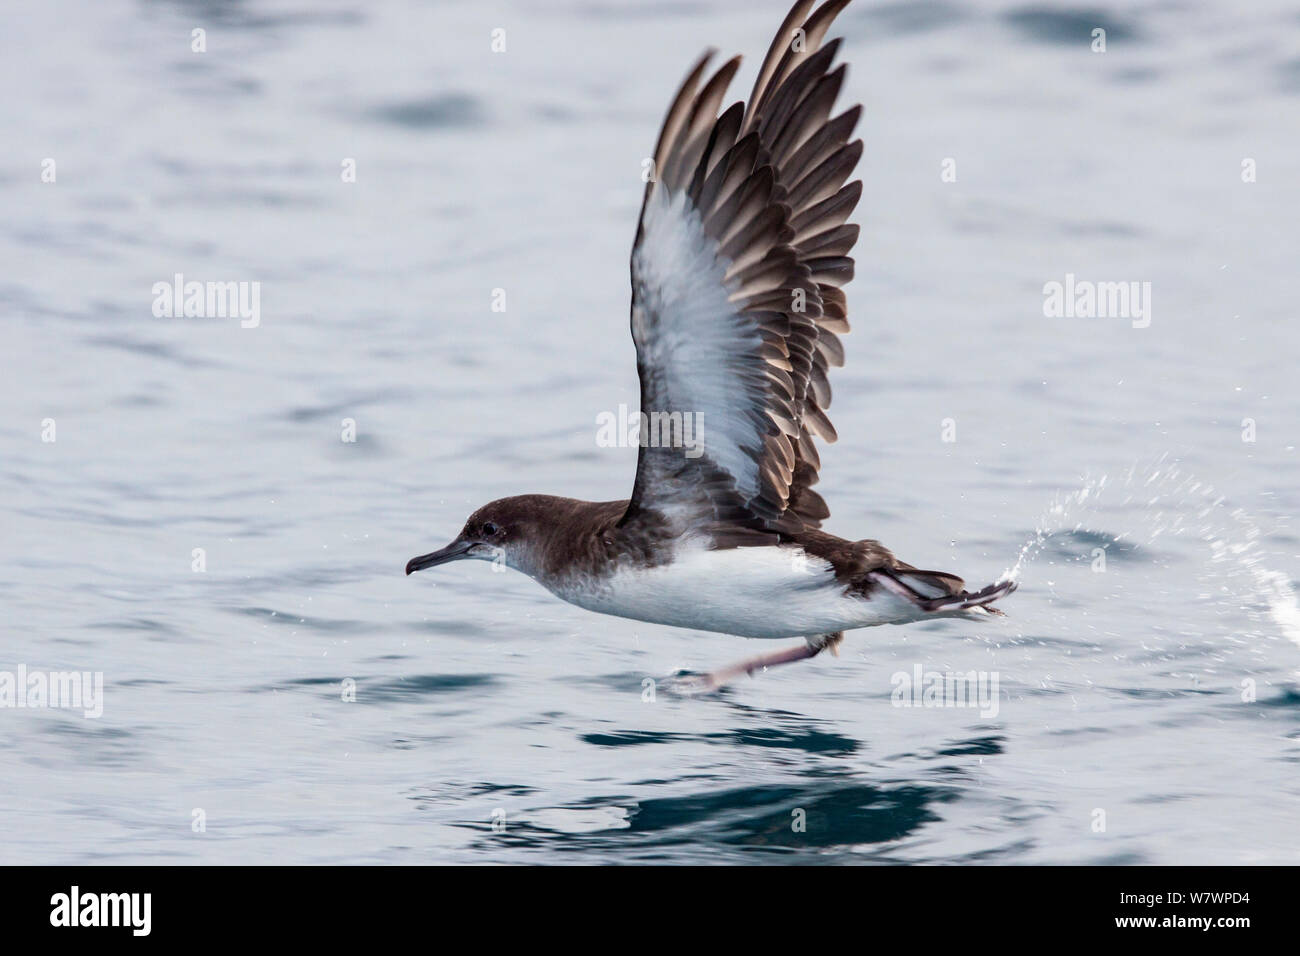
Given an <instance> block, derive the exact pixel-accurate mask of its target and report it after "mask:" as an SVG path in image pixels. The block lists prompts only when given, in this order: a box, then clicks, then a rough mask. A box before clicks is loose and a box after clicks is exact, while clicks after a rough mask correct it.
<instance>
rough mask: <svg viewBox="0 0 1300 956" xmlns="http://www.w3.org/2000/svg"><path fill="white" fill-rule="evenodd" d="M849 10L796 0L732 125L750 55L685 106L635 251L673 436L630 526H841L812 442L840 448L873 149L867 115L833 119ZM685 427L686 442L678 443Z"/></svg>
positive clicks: (648, 409)
mask: <svg viewBox="0 0 1300 956" xmlns="http://www.w3.org/2000/svg"><path fill="white" fill-rule="evenodd" d="M847 2H848V0H829V2H827V3H825V4H824V5H823V6H821V7H820V8H818V10H817V11H816V12H815V13H812V14H811V16H810V15H809V10H810V9H811V7H812V3H813V0H799V2H797V3H796V4H795V6H794V8H793V9H792V10H791V11H790V14H789V15H788V16H787V17H786V20H785V22H784V23H783V24H782V25H781V28H780V30H779V31H778V33H777V35H776V39H775V40H774V41H773V43H772V46H771V49H770V50H769V51H768V54H767V57H766V59H765V60H764V62H763V65H762V68H761V69H760V70H759V75H758V80H757V82H756V83H755V85H754V91H753V93H752V94H751V96H750V100H749V103H748V105H747V106H746V105H745V104H742V103H736V104H734V105H732V106H731V107H729V108H728V109H726V110H725V111H723V112H722V113H721V115H719V114H718V108H719V106H720V104H721V103H722V100H723V97H724V96H725V95H726V89H727V86H728V84H729V83H730V81H731V78H732V76H733V75H734V74H735V72H736V68H737V67H738V65H739V62H740V58H739V57H736V58H735V59H732V60H730V61H728V62H727V63H726V64H724V65H723V66H722V67H721V69H719V70H718V71H717V72H716V73H714V74H713V76H712V78H711V79H709V80H708V82H706V83H704V85H703V86H702V87H700V86H699V83H700V79H701V77H702V76H703V74H704V69H705V65H706V64H707V62H708V60H709V58H710V56H711V54H707V55H705V56H704V57H703V58H702V59H701V60H700V62H699V63H697V64H696V66H695V68H694V69H693V70H692V71H691V72H690V74H689V75H688V76H687V78H686V81H685V83H683V85H682V88H681V90H680V91H679V92H678V94H677V96H676V98H675V99H674V100H673V104H672V106H671V107H670V108H669V110H668V115H667V118H666V119H665V120H664V125H663V130H662V132H661V133H660V136H659V143H658V146H657V147H656V148H655V155H654V167H653V169H652V174H653V175H652V177H651V180H650V182H649V183H648V184H647V186H646V193H645V201H644V203H643V205H642V208H641V222H640V226H639V228H638V230H637V237H636V243H635V245H634V247H633V250H632V338H633V340H634V341H635V343H636V350H637V370H638V372H639V375H640V379H641V411H642V413H643V416H645V417H643V419H642V428H643V429H645V428H646V425H647V420H649V421H650V422H651V423H654V422H655V421H656V419H655V416H659V418H658V419H657V421H658V423H659V424H660V425H661V426H662V427H659V428H658V429H655V428H651V434H650V435H648V436H647V435H645V434H643V436H642V443H641V449H640V454H639V457H638V460H637V475H636V485H635V487H634V489H633V494H632V500H631V502H630V503H629V505H628V510H627V514H626V515H625V516H624V519H623V524H624V525H627V524H630V523H633V522H636V521H637V520H638V519H641V518H647V519H648V517H649V515H648V513H653V514H655V515H656V516H657V517H658V518H660V519H664V518H666V519H668V520H669V521H670V522H671V523H672V524H674V525H677V526H679V527H685V526H688V525H694V526H699V525H703V524H705V523H709V522H714V523H716V525H715V526H719V527H726V528H732V529H738V528H750V529H753V530H754V531H755V532H759V533H762V532H768V533H770V532H774V531H778V530H779V531H797V530H800V529H808V528H816V527H818V526H819V525H820V523H821V520H822V519H823V518H825V517H826V516H827V515H828V514H829V511H828V510H827V507H826V504H825V502H824V501H823V500H822V498H821V496H820V495H818V494H817V493H816V492H815V491H813V490H812V489H811V487H810V486H811V485H812V484H814V483H815V482H816V481H817V469H818V466H819V460H818V456H817V449H816V447H815V445H814V441H813V439H814V438H821V439H824V440H826V441H834V440H835V430H834V428H833V427H832V426H831V423H830V420H829V419H828V418H827V417H826V414H825V409H826V408H827V407H828V406H829V405H830V400H831V392H830V386H829V385H828V383H827V379H826V372H827V369H828V367H829V366H832V365H841V364H843V355H844V353H843V349H842V347H841V346H840V343H839V340H838V338H837V336H836V333H840V332H847V331H848V322H847V321H846V313H845V300H844V293H843V292H842V291H841V290H840V288H839V287H840V285H841V284H843V283H844V282H846V281H848V280H849V279H850V278H852V276H853V260H852V259H851V258H849V256H848V253H849V252H850V250H851V249H852V248H853V244H854V242H855V241H856V240H857V236H858V227H857V226H856V225H849V224H846V222H845V220H846V219H847V218H848V216H849V214H850V213H851V212H852V211H853V208H854V207H855V206H856V205H857V202H858V198H859V196H860V195H861V192H862V183H861V182H860V181H859V182H854V183H851V184H849V185H847V186H846V185H844V181H845V180H846V179H847V178H848V176H849V175H850V173H851V172H852V171H853V168H854V166H856V164H857V161H858V158H859V156H861V154H862V142H861V140H858V141H855V142H852V143H849V142H848V138H849V136H850V134H851V133H852V131H853V128H854V126H855V125H856V123H857V120H858V115H859V113H860V112H861V107H860V106H854V107H853V108H851V109H849V110H847V111H845V112H844V113H842V114H840V115H839V116H837V117H835V118H834V119H832V118H830V114H831V109H832V106H833V105H834V101H835V98H836V95H837V94H838V93H839V89H840V86H841V84H842V83H843V81H844V72H845V68H844V66H842V65H841V66H839V67H838V68H836V69H833V70H832V69H831V61H832V59H833V57H834V55H835V51H836V49H837V47H838V46H839V42H840V41H839V40H838V39H837V40H834V41H832V42H830V43H827V44H825V45H823V44H822V39H823V38H824V36H825V34H826V30H827V28H828V27H829V26H830V23H831V21H832V20H833V19H834V18H835V16H836V14H838V13H839V12H840V10H841V9H843V7H844V6H845V4H846V3H847ZM676 415H680V416H689V418H688V419H687V421H690V422H692V423H693V424H694V431H693V434H690V437H692V438H693V441H692V442H691V443H690V444H686V445H685V446H683V444H682V443H681V442H673V441H666V440H665V435H667V434H668V433H669V432H670V431H671V428H672V427H675V426H676V423H677V421H678V419H677V418H674V416H676ZM655 431H657V432H658V434H657V435H656V434H654V432H655ZM647 438H648V439H649V443H647ZM763 536H764V537H766V535H763Z"/></svg>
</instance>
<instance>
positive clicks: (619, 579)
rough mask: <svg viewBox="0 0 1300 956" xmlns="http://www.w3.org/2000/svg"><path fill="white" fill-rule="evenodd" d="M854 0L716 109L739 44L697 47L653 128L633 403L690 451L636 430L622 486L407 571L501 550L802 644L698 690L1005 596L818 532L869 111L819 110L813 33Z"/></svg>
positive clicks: (840, 77) (801, 10) (831, 71)
mask: <svg viewBox="0 0 1300 956" xmlns="http://www.w3.org/2000/svg"><path fill="white" fill-rule="evenodd" d="M847 3H848V0H828V2H826V3H824V4H823V5H822V6H821V7H819V8H818V9H817V10H816V11H815V12H812V13H811V14H810V10H811V8H812V6H813V0H798V2H796V3H795V5H794V7H793V9H792V10H791V11H790V13H789V15H788V16H787V17H786V18H785V22H783V23H782V24H781V27H780V29H779V30H778V31H777V35H776V39H775V40H774V41H773V42H772V46H771V48H770V49H769V50H768V53H767V56H766V57H765V58H764V60H763V64H762V67H761V68H760V69H759V72H758V79H757V81H756V82H755V84H754V89H753V92H752V93H751V94H750V97H749V102H748V103H747V104H746V103H739V102H737V103H735V104H733V105H731V106H729V107H728V108H726V109H724V110H722V111H721V112H719V108H720V106H721V105H722V102H723V98H724V96H725V95H726V91H727V87H728V85H729V84H730V81H731V79H732V77H733V76H734V74H735V72H736V69H737V67H738V66H739V65H740V57H735V58H733V59H731V60H729V61H728V62H726V63H725V64H723V66H722V67H721V68H720V69H718V70H717V72H715V73H713V74H712V76H711V77H710V78H709V79H708V80H707V81H706V82H704V83H703V84H702V85H701V79H702V78H703V76H704V72H705V68H706V66H707V64H708V62H709V60H710V59H711V58H712V51H710V52H709V53H706V54H705V55H704V56H703V57H702V58H701V59H700V60H699V61H698V62H697V63H696V64H695V66H694V68H693V69H692V70H691V71H690V73H689V74H688V75H687V77H686V80H685V82H684V83H683V84H682V86H681V89H680V90H679V91H678V93H677V96H676V97H675V98H674V100H673V102H672V105H671V106H670V107H669V109H668V115H667V117H666V118H665V120H664V123H663V128H662V130H661V132H660V134H659V141H658V145H657V146H656V147H655V152H654V156H653V165H651V166H650V167H649V170H650V175H649V177H648V181H647V184H646V189H645V197H644V199H643V202H642V206H641V219H640V223H639V225H638V227H637V232H636V239H635V242H634V243H633V247H632V258H631V269H632V309H631V312H632V315H631V324H632V340H633V342H634V343H635V344H636V354H637V372H638V375H639V377H640V381H641V409H642V412H643V414H645V415H646V416H653V415H658V416H664V415H668V416H670V418H671V416H674V415H676V416H677V420H681V419H682V418H685V417H687V416H692V417H693V419H694V420H696V421H699V422H701V423H702V426H703V427H702V428H701V429H700V431H701V434H702V441H703V452H702V453H701V452H700V450H699V448H698V447H695V448H688V447H686V445H685V443H682V442H674V441H658V442H646V441H642V442H641V443H640V449H639V452H638V457H637V471H636V481H635V483H634V485H633V488H632V497H631V499H630V500H628V501H606V502H590V501H578V500H575V499H572V498H560V497H554V496H551V495H520V496H516V497H510V498H502V499H500V500H499V501H493V502H491V503H489V504H486V505H484V506H483V507H482V508H480V509H478V510H477V511H476V512H474V513H473V514H472V515H470V517H469V520H468V521H466V523H465V527H464V528H463V529H462V530H461V532H460V534H459V535H457V537H456V539H455V540H454V541H452V542H451V543H450V544H449V545H447V546H446V547H445V548H441V549H440V550H437V551H434V552H432V553H430V554H425V555H421V556H420V557H416V558H412V559H411V561H410V562H409V563H408V564H407V565H406V573H407V574H410V573H411V572H413V571H420V570H423V569H425V568H431V567H434V566H435V565H439V564H445V563H446V562H448V561H455V560H459V559H462V558H478V559H483V560H495V561H498V562H501V563H504V564H505V565H507V566H508V567H511V568H514V569H516V570H518V571H522V572H523V573H525V574H527V575H529V576H530V577H532V578H533V579H534V580H536V581H537V582H538V583H540V584H541V585H542V586H544V587H545V588H547V589H548V590H550V591H551V592H552V593H554V594H555V595H556V596H557V597H560V598H562V599H563V600H565V601H568V602H570V603H572V604H576V605H578V606H579V607H582V608H587V609H590V610H592V611H600V612H603V613H606V614H615V615H619V616H621V617H628V618H633V619H635V620H639V621H649V622H653V623H657V624H668V625H674V626H677V627H685V628H695V629H698V630H705V631H717V632H722V633H727V634H737V635H742V636H745V637H753V638H796V637H801V638H803V639H804V640H803V643H801V644H799V645H797V646H794V647H789V648H786V649H784V650H781V651H777V652H775V653H769V654H765V655H761V656H759V657H754V658H751V659H749V660H746V661H744V662H742V663H740V664H737V665H734V666H732V667H728V668H725V669H723V670H720V671H716V672H714V673H712V674H709V675H706V676H705V677H704V678H703V679H702V681H701V682H702V683H703V684H705V685H706V686H708V687H716V686H718V685H720V684H722V683H723V682H725V681H726V680H729V679H731V678H733V677H736V676H739V675H740V674H744V673H751V674H752V673H753V672H754V671H755V670H757V669H759V668H763V667H766V666H769V665H773V664H781V663H787V662H790V661H797V660H802V659H804V658H809V657H813V656H815V655H816V654H818V653H819V652H820V651H822V650H823V649H825V648H831V650H832V652H834V650H835V647H836V645H837V644H838V643H839V642H840V641H841V640H842V639H843V632H844V631H845V630H848V629H851V628H858V627H871V626H874V625H877V624H901V623H905V622H909V621H916V620H923V619H926V618H932V617H940V616H951V615H963V616H977V615H989V614H1000V613H1001V612H999V611H997V610H995V609H994V608H992V607H990V605H991V604H992V602H994V601H996V600H998V599H999V598H1001V597H1003V596H1004V595H1006V594H1009V593H1010V592H1011V591H1012V590H1014V589H1015V582H1014V581H1013V580H1007V579H1004V580H1001V581H999V582H997V583H995V584H991V585H989V586H988V587H986V588H983V589H982V590H979V591H975V592H970V591H967V590H965V587H964V585H963V583H962V580H961V579H960V578H959V577H957V576H956V575H953V574H949V573H947V572H943V571H924V570H921V569H919V568H915V567H913V566H912V565H910V564H905V563H904V562H902V561H900V560H899V559H897V558H896V557H894V555H893V554H892V553H891V552H890V551H889V550H887V549H886V548H885V547H884V546H882V545H881V544H880V543H879V542H877V541H873V540H862V541H849V540H846V539H844V538H838V537H835V536H834V535H831V534H828V533H827V532H825V531H822V530H821V523H822V521H823V520H824V519H825V518H827V517H828V516H829V514H830V510H829V509H828V508H827V506H826V503H825V501H823V499H822V498H821V496H820V495H818V494H817V492H815V491H814V490H813V488H812V486H813V485H814V484H815V483H816V482H817V477H818V468H819V464H820V462H819V459H818V453H817V446H816V440H817V439H820V440H822V441H827V442H831V441H834V440H835V437H836V435H835V429H834V428H833V427H832V426H831V423H830V420H829V419H828V418H827V417H826V409H827V407H828V406H829V405H830V401H831V390H830V386H829V384H828V383H827V372H828V370H829V369H830V368H831V367H833V366H839V365H842V364H843V361H844V352H843V347H842V346H841V344H840V340H839V335H841V334H842V333H845V332H847V331H848V328H849V327H848V322H847V318H846V316H847V310H846V307H845V297H844V293H843V291H842V290H841V286H842V285H843V284H844V283H846V282H847V281H848V280H849V279H850V278H852V276H853V260H852V259H851V258H850V257H849V253H850V251H851V250H852V248H853V244H854V242H855V241H856V240H857V237H858V227H857V226H856V225H853V224H850V223H848V222H847V221H846V220H847V219H848V217H849V214H850V213H851V212H852V211H853V209H854V207H855V206H856V205H857V203H858V199H859V197H860V196H861V194H862V183H861V181H856V182H852V183H849V184H847V185H845V180H846V179H848V177H849V175H850V174H851V173H852V171H853V169H854V167H855V166H856V165H857V162H858V158H859V157H860V156H861V154H862V141H861V140H854V141H853V142H849V136H850V135H851V133H852V131H853V129H854V127H855V126H856V124H857V121H858V117H859V114H860V113H861V110H862V108H861V106H860V105H857V106H854V107H852V108H851V109H848V110H846V111H844V112H843V113H840V114H839V115H838V116H835V117H833V118H832V117H831V112H832V108H833V106H834V102H835V99H836V97H837V95H838V93H839V90H840V87H841V85H842V84H843V82H844V75H845V67H844V66H843V65H840V66H838V67H835V68H832V65H831V64H832V60H833V59H834V57H835V53H836V51H837V49H838V48H839V45H840V40H838V39H836V40H832V41H830V42H827V43H825V44H823V43H822V40H823V39H824V38H825V35H826V31H827V29H828V28H829V27H830V24H831V21H832V20H834V18H835V16H836V15H837V14H838V13H839V12H840V11H841V10H842V9H843V8H844V6H845V5H846V4H847ZM697 437H700V436H697ZM692 444H694V443H692ZM688 452H693V453H691V454H688Z"/></svg>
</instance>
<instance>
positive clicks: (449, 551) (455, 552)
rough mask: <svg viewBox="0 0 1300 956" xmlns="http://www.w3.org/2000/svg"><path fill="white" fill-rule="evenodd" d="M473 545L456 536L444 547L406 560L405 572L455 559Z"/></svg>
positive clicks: (467, 552) (464, 553)
mask: <svg viewBox="0 0 1300 956" xmlns="http://www.w3.org/2000/svg"><path fill="white" fill-rule="evenodd" d="M472 547H474V542H472V541H465V540H462V539H460V538H457V539H456V540H455V541H453V542H452V543H451V544H449V545H447V547H445V548H440V549H439V550H437V551H430V552H429V553H428V554H422V555H420V556H419V557H418V558H412V559H411V560H410V561H407V562H406V573H407V574H410V573H411V572H412V571H423V570H424V569H425V568H432V567H434V566H436V565H439V564H446V563H447V562H448V561H455V560H457V559H458V558H463V557H465V555H467V554H469V549H470V548H472Z"/></svg>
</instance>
